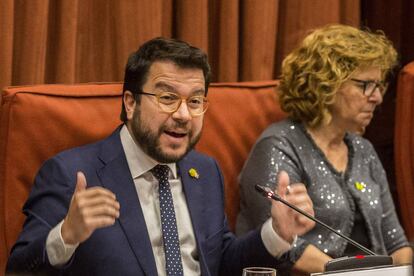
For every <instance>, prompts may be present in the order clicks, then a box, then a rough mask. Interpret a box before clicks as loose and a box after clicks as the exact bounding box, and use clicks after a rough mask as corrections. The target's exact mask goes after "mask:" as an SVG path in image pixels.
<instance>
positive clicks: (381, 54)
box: [279, 25, 397, 127]
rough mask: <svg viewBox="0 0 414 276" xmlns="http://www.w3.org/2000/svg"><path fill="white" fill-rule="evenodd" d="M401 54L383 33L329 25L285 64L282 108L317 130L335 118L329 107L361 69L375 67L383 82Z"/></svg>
mask: <svg viewBox="0 0 414 276" xmlns="http://www.w3.org/2000/svg"><path fill="white" fill-rule="evenodd" d="M396 64H397V52H396V51H395V49H394V47H393V45H392V43H391V41H389V40H388V39H387V38H386V36H385V35H384V33H383V32H382V31H377V32H371V31H369V30H360V29H357V28H354V27H351V26H346V25H328V26H325V27H322V28H319V29H316V30H315V31H313V32H312V33H311V34H309V35H308V36H307V37H306V38H305V39H304V40H303V41H302V43H301V45H300V46H299V47H298V48H296V49H295V50H294V51H293V52H291V53H290V54H289V55H288V56H287V57H286V58H285V59H284V60H283V63H282V75H281V82H280V88H279V92H280V95H279V96H280V105H281V108H282V110H284V111H285V112H287V113H288V114H289V115H290V117H291V118H292V119H294V120H298V121H301V122H303V123H305V124H306V125H308V126H310V127H316V126H319V125H321V124H322V123H323V122H327V121H329V120H330V118H331V114H330V112H329V111H328V106H329V105H330V104H332V102H333V100H334V97H335V94H336V92H337V90H338V88H339V87H340V86H341V85H342V84H343V83H344V82H345V81H346V80H347V79H348V78H349V77H350V75H351V74H352V73H353V72H355V70H357V69H361V68H362V69H363V68H364V67H369V66H374V67H378V68H380V70H381V73H382V77H383V79H384V78H385V77H386V75H387V74H388V73H389V72H390V71H391V70H392V68H393V67H394V66H395V65H396Z"/></svg>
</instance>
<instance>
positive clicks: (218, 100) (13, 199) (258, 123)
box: [0, 81, 285, 271]
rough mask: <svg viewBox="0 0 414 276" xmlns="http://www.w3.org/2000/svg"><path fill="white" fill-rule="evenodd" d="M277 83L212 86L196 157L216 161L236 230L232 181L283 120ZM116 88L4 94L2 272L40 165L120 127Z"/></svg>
mask: <svg viewBox="0 0 414 276" xmlns="http://www.w3.org/2000/svg"><path fill="white" fill-rule="evenodd" d="M276 88H277V81H267V82H254V83H253V82H252V83H216V84H212V85H211V87H210V89H209V95H208V98H209V101H210V102H211V104H210V107H209V110H208V111H207V113H206V115H205V120H204V130H203V134H202V138H201V140H200V142H199V144H198V145H197V149H198V150H199V151H202V152H204V153H206V154H209V155H211V156H213V157H215V158H216V159H217V160H218V162H219V164H220V166H221V168H222V170H223V174H224V178H225V181H226V186H225V192H226V212H227V215H228V218H229V223H230V226H231V227H232V228H234V224H235V220H236V216H237V212H238V209H239V192H238V190H239V188H238V183H237V177H238V174H239V172H240V170H241V168H242V166H243V164H244V161H245V159H246V158H247V155H248V153H249V150H250V148H251V147H252V145H253V143H254V142H255V140H256V138H257V137H258V136H259V135H260V133H261V132H262V131H263V130H264V128H266V127H267V126H268V125H269V124H270V123H271V122H274V121H278V120H280V119H282V118H284V117H285V115H284V113H282V112H281V111H280V108H279V106H278V101H277V97H276V93H275V90H276ZM121 90H122V84H121V83H100V84H96V83H95V84H75V85H35V86H20V87H9V88H6V89H5V90H4V91H3V94H2V101H1V110H0V112H1V113H0V116H1V117H0V271H4V265H5V262H6V258H7V255H8V253H9V252H10V249H11V246H12V245H13V243H14V242H15V240H16V238H17V235H18V233H19V232H20V230H21V227H22V224H23V220H24V216H23V214H22V213H21V209H22V206H23V204H24V202H25V200H26V199H27V196H28V194H29V192H30V189H31V186H32V182H33V179H34V176H35V174H36V172H37V170H38V169H39V167H40V165H41V164H42V163H43V162H44V161H45V160H46V159H48V158H50V157H51V156H53V155H55V154H56V153H58V152H60V151H62V150H64V149H67V148H71V147H74V146H78V145H82V144H86V143H90V142H93V141H96V140H98V139H101V138H103V137H105V136H107V135H108V134H110V133H111V132H112V131H113V130H114V129H115V128H116V127H117V126H118V125H119V124H121V121H120V120H119V119H118V118H119V113H120V110H121V95H122V92H121Z"/></svg>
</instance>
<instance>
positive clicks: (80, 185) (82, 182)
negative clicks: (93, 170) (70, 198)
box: [75, 171, 87, 193]
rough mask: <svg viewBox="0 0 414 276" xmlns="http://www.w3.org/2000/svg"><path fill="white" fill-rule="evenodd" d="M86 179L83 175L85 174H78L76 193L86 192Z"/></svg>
mask: <svg viewBox="0 0 414 276" xmlns="http://www.w3.org/2000/svg"><path fill="white" fill-rule="evenodd" d="M86 186H87V183H86V177H85V175H84V174H83V172H81V171H79V172H77V173H76V187H75V193H76V192H80V191H83V190H86Z"/></svg>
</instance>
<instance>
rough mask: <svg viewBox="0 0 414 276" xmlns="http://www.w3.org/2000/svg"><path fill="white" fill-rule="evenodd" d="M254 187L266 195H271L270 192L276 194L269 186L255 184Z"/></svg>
mask: <svg viewBox="0 0 414 276" xmlns="http://www.w3.org/2000/svg"><path fill="white" fill-rule="evenodd" d="M254 187H255V188H256V191H258V192H259V193H261V194H262V195H263V196H265V197H269V194H270V195H274V193H273V191H272V189H270V188H269V187H264V186H260V185H258V184H256V185H254Z"/></svg>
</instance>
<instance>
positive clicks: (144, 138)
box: [131, 108, 201, 163]
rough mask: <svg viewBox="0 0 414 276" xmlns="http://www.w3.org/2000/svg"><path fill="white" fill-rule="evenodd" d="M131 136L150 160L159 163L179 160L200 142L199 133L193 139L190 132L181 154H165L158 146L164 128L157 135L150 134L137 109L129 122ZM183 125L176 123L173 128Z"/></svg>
mask: <svg viewBox="0 0 414 276" xmlns="http://www.w3.org/2000/svg"><path fill="white" fill-rule="evenodd" d="M131 123H132V124H131V129H132V134H133V135H134V138H135V140H136V141H137V142H138V144H139V146H140V147H141V148H142V150H143V151H144V152H145V153H146V154H148V155H149V156H150V157H151V158H153V159H155V160H157V161H158V162H160V163H175V162H178V161H179V160H181V159H182V158H183V157H184V156H185V155H186V154H187V153H188V152H189V151H190V150H192V149H193V148H194V146H195V145H196V144H197V142H198V140H200V137H201V132H200V133H199V134H197V135H196V136H194V137H193V131H192V130H190V131H189V132H188V133H187V135H188V137H189V142H188V144H187V148H186V150H185V152H184V153H183V154H179V155H178V154H167V153H165V152H163V151H162V149H161V146H160V136H161V134H163V133H164V129H165V126H161V127H160V128H159V129H158V132H157V133H154V132H152V131H151V130H150V129H149V127H148V126H146V125H144V124H143V123H142V121H141V111H140V109H139V108H136V109H135V112H134V116H133V117H132V122H131ZM183 125H184V124H180V123H179V122H176V125H175V126H174V127H180V126H181V127H184V126H183Z"/></svg>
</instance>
